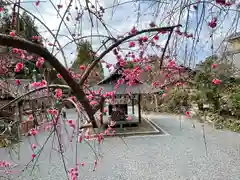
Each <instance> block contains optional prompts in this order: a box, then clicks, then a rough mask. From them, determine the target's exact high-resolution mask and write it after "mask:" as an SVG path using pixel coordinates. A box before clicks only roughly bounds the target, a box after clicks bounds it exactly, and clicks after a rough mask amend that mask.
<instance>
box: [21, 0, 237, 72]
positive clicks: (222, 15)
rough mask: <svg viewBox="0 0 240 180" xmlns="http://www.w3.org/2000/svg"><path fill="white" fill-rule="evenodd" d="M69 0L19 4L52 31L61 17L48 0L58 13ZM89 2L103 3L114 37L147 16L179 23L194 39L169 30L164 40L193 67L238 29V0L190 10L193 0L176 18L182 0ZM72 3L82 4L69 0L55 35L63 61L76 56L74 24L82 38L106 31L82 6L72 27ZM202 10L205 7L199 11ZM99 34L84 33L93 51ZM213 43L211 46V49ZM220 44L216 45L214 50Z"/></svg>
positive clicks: (46, 34)
mask: <svg viewBox="0 0 240 180" xmlns="http://www.w3.org/2000/svg"><path fill="white" fill-rule="evenodd" d="M69 2H70V0H65V1H63V0H45V1H43V2H40V3H39V5H38V6H36V3H35V2H34V1H29V0H21V6H22V7H23V8H24V9H26V10H28V11H29V12H31V13H32V14H33V15H34V16H36V17H37V18H39V19H40V20H41V21H42V23H44V24H45V26H47V27H48V28H49V29H50V30H51V31H52V33H54V34H55V33H56V30H57V29H58V27H59V24H60V22H61V18H59V17H58V14H57V11H56V10H55V9H54V7H53V5H54V6H57V5H59V4H61V5H62V6H63V8H62V9H60V12H59V13H60V14H61V15H63V13H64V12H65V9H66V7H67V5H68V3H69ZM91 2H92V3H93V4H94V5H95V6H96V7H98V8H99V4H100V5H101V6H102V7H104V8H106V10H105V13H104V15H103V21H104V23H105V24H106V26H107V28H108V30H109V31H110V32H111V34H112V35H113V36H114V37H116V36H117V35H124V34H126V33H127V32H129V31H130V30H131V29H132V27H133V26H135V27H137V29H139V30H140V29H145V28H149V23H150V22H152V21H153V22H155V23H156V24H157V25H159V26H168V25H176V24H178V23H180V24H181V25H182V26H183V27H182V28H181V29H180V30H181V31H185V30H186V32H188V33H189V34H190V33H192V34H194V35H195V36H194V39H187V38H182V37H179V36H177V35H176V34H174V35H173V37H172V38H171V40H170V43H169V52H170V53H173V52H175V56H174V58H175V59H176V60H177V61H178V62H180V63H183V62H184V59H185V60H186V61H189V62H191V64H189V65H192V66H193V65H194V64H196V63H198V62H199V61H202V60H204V59H205V58H206V57H207V56H209V55H211V54H212V53H219V52H220V51H221V49H222V47H223V45H221V44H222V41H223V40H224V39H225V38H226V37H227V36H229V35H230V34H231V33H233V32H234V31H238V29H239V26H238V25H236V24H237V21H236V20H235V19H234V18H236V17H237V14H239V13H238V9H237V4H238V1H236V5H233V6H232V7H231V9H232V10H231V11H230V10H228V8H223V7H222V6H217V5H216V4H215V2H214V1H209V2H212V4H207V3H205V5H204V6H205V7H204V8H203V4H198V6H197V7H198V8H197V10H196V9H194V7H193V5H192V6H190V8H189V9H188V8H185V9H184V10H183V11H182V13H181V18H180V21H179V15H180V5H181V2H184V1H183V0H179V1H176V0H169V1H167V0H166V1H164V0H163V1H162V3H161V4H159V5H157V4H156V3H153V2H154V0H142V2H141V3H139V2H136V1H130V0H98V1H97V3H96V0H91ZM155 2H156V1H155ZM165 2H166V3H165ZM195 2H196V1H193V0H192V1H189V3H195ZM114 3H115V5H116V4H117V3H118V4H121V5H118V6H116V7H114V8H113V5H114ZM52 4H53V5H52ZM79 4H81V6H80V5H79ZM215 5H216V6H215ZM75 7H77V8H78V10H79V9H81V7H83V8H84V7H86V4H85V1H83V0H78V1H77V0H73V3H72V7H71V9H70V11H69V12H70V13H69V15H68V17H69V19H70V20H69V21H67V20H66V18H65V24H64V23H63V24H62V26H61V28H60V31H59V35H58V37H57V40H58V41H59V43H60V44H61V47H64V49H63V52H64V55H65V57H66V59H67V63H68V65H69V64H70V63H71V62H73V61H74V60H75V58H76V43H74V42H73V43H69V42H70V41H71V39H72V37H71V34H72V33H76V30H77V29H81V31H78V32H77V33H76V34H78V33H80V32H81V37H83V36H88V35H91V34H93V35H98V34H101V35H108V34H109V33H108V31H107V30H106V29H105V27H104V26H103V25H101V23H100V22H99V21H97V20H96V19H95V18H94V17H92V22H93V26H92V23H91V21H90V18H89V14H88V12H87V11H84V14H83V16H82V21H81V22H82V23H78V24H77V25H76V26H74V24H75V23H76V20H75V18H76V16H77V11H76V10H75ZM203 9H204V10H205V11H203ZM213 17H217V28H215V29H214V30H213V29H211V28H209V27H208V22H209V21H211V20H212V18H213ZM35 22H36V23H37V25H38V27H39V32H40V33H41V35H42V36H43V37H44V38H46V39H47V40H48V41H49V42H50V43H54V38H53V37H52V35H51V33H49V32H47V30H46V27H44V26H43V25H42V24H41V23H39V22H38V21H37V20H35ZM187 22H188V23H187ZM80 24H81V27H80ZM235 27H236V28H235ZM213 31H214V33H213V36H212V37H210V34H212V32H213ZM195 33H196V34H195ZM166 38H167V36H166V35H165V36H164V35H163V36H161V37H160V39H159V41H158V44H159V45H161V46H164V44H165V42H166ZM104 39H105V38H99V37H92V38H88V40H89V41H90V42H91V44H92V46H93V48H94V49H95V50H97V49H98V48H99V47H100V46H101V42H102V41H103V40H104ZM175 42H177V43H175ZM193 42H195V43H193ZM196 42H197V44H196ZM68 43H69V45H67V46H65V45H66V44H68ZM193 44H194V45H193ZM110 45H111V44H110V43H108V44H107V45H106V46H107V47H108V46H110ZM212 45H213V51H212V50H211V46H212ZM220 45H221V46H220ZM219 47H221V48H220V49H219ZM48 48H49V50H50V52H52V49H51V48H52V47H48ZM104 48H105V47H104ZM104 48H101V49H100V51H99V53H98V54H100V53H101V52H103V51H104ZM121 48H123V49H127V48H128V43H125V44H123V45H121ZM136 50H137V49H136ZM127 51H128V50H127ZM127 51H126V52H127ZM186 52H187V53H186ZM53 53H54V54H55V53H56V50H54V52H53ZM147 53H148V54H153V53H154V54H157V55H160V54H161V52H160V51H159V50H156V49H155V50H154V51H153V50H152V48H148V49H147ZM173 54H174V53H173ZM57 58H58V59H59V61H60V62H62V63H63V64H64V58H63V56H62V54H61V53H58V54H57ZM104 60H105V61H106V62H108V63H111V64H114V63H116V59H115V57H114V56H113V54H112V53H109V54H107V55H106V56H105V57H104ZM187 64H188V63H187ZM104 73H105V75H107V74H108V73H109V72H108V70H107V68H104Z"/></svg>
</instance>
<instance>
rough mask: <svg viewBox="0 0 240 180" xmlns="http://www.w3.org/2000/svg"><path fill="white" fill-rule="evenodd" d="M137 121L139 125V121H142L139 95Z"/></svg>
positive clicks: (139, 96)
mask: <svg viewBox="0 0 240 180" xmlns="http://www.w3.org/2000/svg"><path fill="white" fill-rule="evenodd" d="M138 120H139V123H141V121H142V117H141V94H139V95H138Z"/></svg>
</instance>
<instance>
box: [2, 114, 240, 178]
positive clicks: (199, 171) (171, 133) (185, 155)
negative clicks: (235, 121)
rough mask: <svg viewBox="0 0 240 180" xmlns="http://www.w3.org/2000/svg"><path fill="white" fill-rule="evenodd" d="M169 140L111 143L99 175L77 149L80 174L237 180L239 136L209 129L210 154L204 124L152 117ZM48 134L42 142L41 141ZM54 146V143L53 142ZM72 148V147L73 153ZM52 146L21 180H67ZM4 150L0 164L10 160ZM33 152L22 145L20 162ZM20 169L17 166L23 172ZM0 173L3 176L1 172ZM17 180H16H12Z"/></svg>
mask: <svg viewBox="0 0 240 180" xmlns="http://www.w3.org/2000/svg"><path fill="white" fill-rule="evenodd" d="M148 117H151V119H152V120H153V121H154V122H155V123H156V124H158V125H159V126H160V127H162V128H163V129H164V130H165V131H166V132H167V133H168V135H160V136H144V137H140V136H139V137H127V138H124V141H123V140H122V139H120V138H117V137H114V138H107V139H105V142H104V144H103V145H102V152H103V156H104V157H103V158H102V159H101V160H100V161H99V164H98V167H97V170H96V171H94V172H93V171H92V169H93V161H94V154H93V153H92V151H91V149H90V148H89V147H88V146H87V145H86V144H80V145H79V146H78V155H79V157H80V160H81V161H84V162H86V166H85V167H83V168H82V169H81V171H80V178H79V179H84V180H239V179H240V134H237V133H233V132H228V131H223V130H215V129H212V128H211V127H210V126H208V125H206V128H205V131H206V142H207V150H208V153H207V155H206V151H205V146H204V141H203V136H202V128H201V124H200V123H197V122H196V124H195V125H196V128H192V120H188V119H185V120H184V121H183V122H182V124H181V130H180V123H179V120H178V119H177V117H175V116H169V115H156V114H155V115H150V116H148ZM45 138H46V135H44V134H42V135H41V137H39V138H38V141H39V142H43V141H44V139H45ZM50 142H51V141H50ZM73 149H74V148H73ZM50 150H51V143H49V144H47V145H46V149H45V150H44V155H43V156H41V157H40V164H39V169H40V171H38V172H36V175H34V176H32V177H27V176H25V178H24V177H20V178H18V179H34V180H38V179H41V180H56V179H57V180H66V179H67V178H66V175H65V172H64V170H63V165H62V161H61V158H60V156H59V155H58V154H57V153H55V152H54V151H53V152H52V155H51V161H50V162H49V154H50ZM4 153H5V152H4V151H3V150H0V155H1V159H6V160H7V159H8V158H7V155H6V153H5V154H4ZM73 153H75V151H74V150H72V147H71V146H69V148H68V151H67V152H66V154H65V156H66V157H67V158H68V161H67V162H68V163H67V166H68V167H71V166H72V164H73V163H74V159H73V155H72V154H73ZM30 156H31V150H30V148H29V145H26V142H24V143H23V144H22V150H21V157H22V161H21V162H22V163H21V164H20V166H23V164H24V161H25V162H26V161H28V160H29V158H31V157H30ZM20 166H19V167H20ZM0 173H1V171H0ZM0 179H1V178H0ZM13 179H14V180H17V178H13Z"/></svg>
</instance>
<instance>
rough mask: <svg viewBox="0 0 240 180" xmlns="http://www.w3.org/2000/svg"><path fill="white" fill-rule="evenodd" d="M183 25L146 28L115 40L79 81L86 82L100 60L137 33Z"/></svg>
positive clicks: (168, 29) (170, 29)
mask: <svg viewBox="0 0 240 180" xmlns="http://www.w3.org/2000/svg"><path fill="white" fill-rule="evenodd" d="M180 26H181V25H176V26H169V27H162V28H151V29H144V30H141V31H137V32H136V33H134V34H130V35H128V36H126V37H124V38H122V39H120V40H118V41H117V42H115V43H114V44H113V45H111V46H110V47H109V48H108V49H106V50H105V51H104V52H103V53H101V54H100V55H99V57H98V58H97V59H96V60H94V61H93V62H92V63H91V64H90V66H88V68H87V69H86V71H85V72H84V74H83V75H82V78H81V80H80V82H79V84H80V85H81V86H82V85H83V84H84V82H85V81H86V79H87V78H88V76H89V74H90V72H91V71H92V70H93V68H94V67H95V66H96V65H97V64H98V63H99V61H100V60H101V59H102V58H103V57H104V56H105V55H107V54H108V53H109V52H110V51H111V50H113V49H114V48H115V47H117V46H119V45H120V44H122V43H123V42H125V41H126V40H128V39H131V38H132V37H135V36H137V35H140V34H143V33H146V32H158V31H172V30H173V29H174V28H176V27H180Z"/></svg>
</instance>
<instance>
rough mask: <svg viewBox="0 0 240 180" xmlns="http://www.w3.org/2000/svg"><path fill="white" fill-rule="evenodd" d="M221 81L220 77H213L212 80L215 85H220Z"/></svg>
mask: <svg viewBox="0 0 240 180" xmlns="http://www.w3.org/2000/svg"><path fill="white" fill-rule="evenodd" d="M221 82H222V81H221V80H219V79H213V80H212V83H213V84H215V85H219V84H221Z"/></svg>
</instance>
